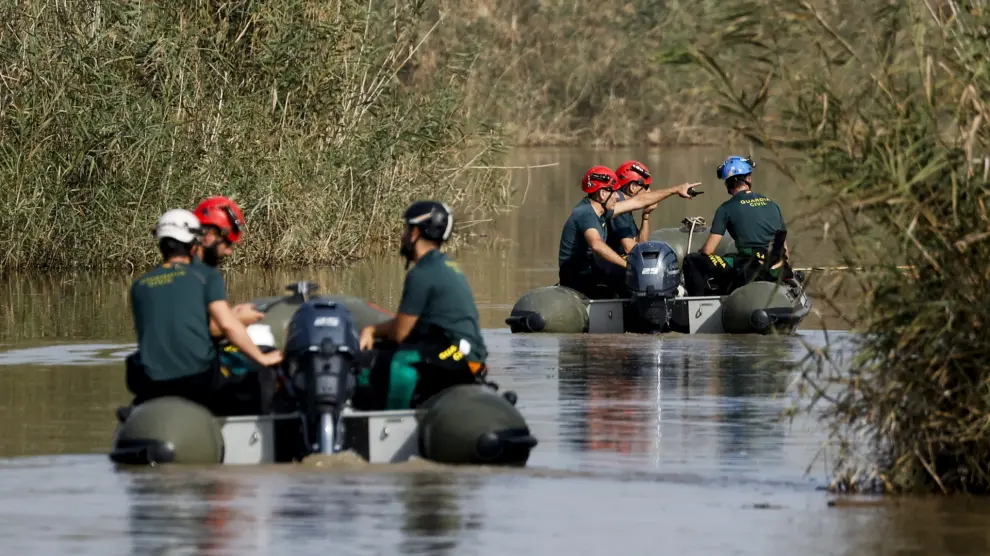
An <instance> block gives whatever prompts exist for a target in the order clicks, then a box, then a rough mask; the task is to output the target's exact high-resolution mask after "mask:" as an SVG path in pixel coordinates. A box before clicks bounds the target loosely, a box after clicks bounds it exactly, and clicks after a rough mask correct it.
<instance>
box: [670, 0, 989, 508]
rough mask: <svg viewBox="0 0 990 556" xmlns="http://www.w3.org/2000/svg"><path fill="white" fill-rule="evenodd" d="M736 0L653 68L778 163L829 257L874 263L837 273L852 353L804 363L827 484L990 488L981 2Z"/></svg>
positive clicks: (985, 60) (817, 355) (985, 77)
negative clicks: (831, 245) (680, 70)
mask: <svg viewBox="0 0 990 556" xmlns="http://www.w3.org/2000/svg"><path fill="white" fill-rule="evenodd" d="M740 6H741V8H740V10H739V11H737V12H734V13H732V14H730V15H729V16H728V17H727V18H726V20H725V21H724V22H723V23H722V27H723V28H726V29H729V28H734V29H738V30H740V31H739V32H738V33H737V34H732V33H727V34H725V35H724V36H720V37H716V38H715V39H717V40H714V41H713V42H712V43H711V44H707V45H704V47H703V48H697V47H695V45H682V46H681V48H680V49H679V50H677V51H675V53H674V54H675V55H673V56H672V57H671V59H678V60H680V61H685V62H691V63H692V66H693V67H700V68H703V69H705V70H706V71H707V72H708V73H709V74H710V75H712V76H713V77H716V78H717V79H718V80H719V81H720V83H721V86H720V88H719V91H720V93H721V94H722V98H723V112H722V113H723V115H724V117H725V118H726V120H727V121H729V122H731V123H732V125H733V126H735V127H736V129H737V131H739V132H740V133H743V134H745V135H746V136H748V137H750V138H751V139H752V140H754V141H755V142H756V143H758V144H760V145H762V146H765V147H767V148H770V149H771V150H773V151H775V152H777V153H780V154H781V156H779V157H778V159H777V161H776V162H777V163H778V164H780V165H781V167H782V168H783V169H784V170H785V171H786V172H788V173H789V175H790V176H791V177H792V179H793V180H794V181H795V182H797V183H799V184H802V185H805V186H807V190H808V191H809V192H811V194H812V196H813V197H814V198H815V199H817V201H818V202H819V205H818V206H819V207H820V208H821V211H820V215H819V218H821V219H822V221H823V223H825V222H827V223H828V224H830V225H831V226H832V227H833V229H834V230H835V237H836V240H837V243H838V247H839V248H840V249H841V252H842V253H843V255H844V258H845V260H846V263H847V264H849V265H851V266H865V265H868V264H871V263H872V262H875V261H879V262H880V263H881V265H880V266H879V267H874V269H873V270H872V271H870V272H863V273H849V274H847V275H846V279H847V280H851V281H852V282H853V283H854V284H855V287H857V288H858V289H860V290H861V291H862V292H863V293H864V295H865V298H866V302H865V303H863V304H862V305H861V306H860V307H859V310H858V311H857V312H855V313H853V314H851V315H849V316H850V319H851V320H852V322H853V324H854V326H855V328H856V329H857V330H858V331H860V332H861V333H862V335H861V336H860V337H859V339H858V340H857V342H856V344H857V345H856V348H857V349H856V352H855V353H856V355H855V358H854V359H853V360H852V361H851V362H849V363H848V364H840V363H839V362H837V361H836V359H835V356H836V353H835V352H834V351H833V350H831V349H830V348H829V349H824V350H812V351H811V352H810V353H809V357H808V359H807V360H806V361H805V362H804V364H805V365H806V366H805V373H804V383H803V386H804V388H805V389H806V391H807V392H808V393H809V394H810V395H811V397H812V406H813V407H819V408H822V409H823V417H824V419H825V420H826V422H827V423H828V424H829V426H830V430H831V432H832V436H833V438H834V439H835V440H837V441H838V442H839V443H840V445H841V446H842V448H843V453H842V457H841V458H840V460H839V463H838V465H837V467H836V468H835V471H836V481H835V483H834V484H833V487H834V488H836V489H838V490H855V489H861V488H864V487H871V488H878V489H880V490H884V491H888V492H925V491H936V492H943V493H950V492H979V493H986V492H988V491H990V427H988V426H987V424H988V423H990V420H988V416H990V367H987V366H986V364H985V362H986V360H987V359H988V357H990V341H988V336H987V325H988V323H990V321H988V319H990V296H988V294H987V292H988V291H990V270H988V268H990V266H988V264H987V262H988V261H990V241H987V240H988V238H990V233H988V230H990V216H988V214H987V204H988V202H990V199H988V197H990V189H988V185H990V155H988V153H990V130H988V128H987V122H988V119H990V112H988V109H990V104H987V100H986V99H988V98H990V72H988V70H990V56H988V54H990V52H988V50H990V47H988V41H987V38H988V29H990V13H988V11H987V3H986V2H969V3H958V2H953V1H949V0H946V1H943V2H936V1H934V0H905V1H903V2H891V3H882V4H880V5H866V4H858V5H853V4H852V3H850V2H841V1H834V2H825V1H822V2H812V1H809V0H785V1H782V2H743V3H740ZM798 51H805V52H808V51H814V52H816V53H817V55H818V58H817V61H814V63H811V62H810V61H809V60H808V58H807V57H800V56H797V55H796V54H795V53H796V52H798ZM727 52H731V55H726V54H724V53H727ZM741 54H745V56H746V57H747V59H746V60H745V62H744V63H740V61H739V58H738V57H739V56H740V55H741ZM678 56H679V58H678ZM794 150H796V151H797V152H798V153H799V157H798V159H797V160H796V161H795V160H794V159H793V158H791V159H788V158H785V157H784V156H783V155H782V153H784V152H794ZM878 235H880V236H883V237H886V238H887V240H886V241H884V242H882V243H881V242H879V241H877V239H876V238H877V236H878ZM898 264H908V265H911V266H912V267H913V268H914V271H913V272H905V271H903V269H898V268H897V265H898ZM822 402H823V403H824V405H816V404H820V403H822Z"/></svg>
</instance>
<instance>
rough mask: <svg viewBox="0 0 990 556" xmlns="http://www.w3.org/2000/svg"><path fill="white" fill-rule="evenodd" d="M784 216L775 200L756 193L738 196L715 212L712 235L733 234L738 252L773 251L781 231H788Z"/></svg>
mask: <svg viewBox="0 0 990 556" xmlns="http://www.w3.org/2000/svg"><path fill="white" fill-rule="evenodd" d="M786 229H787V228H786V227H785V226H784V215H783V214H781V212H780V207H779V206H777V203H775V202H774V201H773V200H772V199H770V198H769V197H766V196H764V195H760V194H759V193H754V192H753V191H746V192H744V193H737V194H735V195H733V196H732V198H731V199H729V200H728V201H726V202H724V203H722V205H721V206H719V207H718V209H717V210H716V211H715V219H714V221H713V222H712V228H711V233H713V234H718V235H725V232H729V235H730V236H732V239H733V240H734V241H735V243H736V248H737V249H763V250H769V249H770V243H771V242H772V241H773V235H774V233H776V232H777V230H786Z"/></svg>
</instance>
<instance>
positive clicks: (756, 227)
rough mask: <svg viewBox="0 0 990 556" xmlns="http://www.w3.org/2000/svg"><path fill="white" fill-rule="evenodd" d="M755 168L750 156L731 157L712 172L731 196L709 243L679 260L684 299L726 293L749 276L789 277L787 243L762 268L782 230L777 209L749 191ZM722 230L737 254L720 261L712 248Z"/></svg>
mask: <svg viewBox="0 0 990 556" xmlns="http://www.w3.org/2000/svg"><path fill="white" fill-rule="evenodd" d="M755 166H756V164H755V163H754V162H753V160H752V159H751V158H743V157H741V156H730V157H729V158H727V159H725V161H724V162H723V163H722V164H721V165H719V167H718V169H717V170H716V175H717V176H718V179H720V180H723V181H724V182H725V189H726V191H727V192H728V193H729V195H730V196H731V198H730V199H729V200H727V201H725V202H724V203H722V204H721V206H719V207H718V209H716V211H715V217H714V219H713V221H712V226H711V230H710V233H709V235H708V240H707V241H705V244H704V245H703V246H702V247H701V250H700V252H698V253H690V254H688V255H687V256H685V257H684V282H685V284H684V286H685V289H686V290H687V294H688V295H690V296H699V295H727V294H729V293H731V292H732V291H733V290H734V289H735V288H737V287H739V286H740V285H743V284H746V283H748V282H750V281H752V280H753V279H754V278H756V279H769V280H776V279H778V277H782V278H783V279H787V278H789V277H790V276H791V275H792V273H791V271H790V266H789V265H788V264H787V262H786V261H787V254H788V251H787V243H786V242H785V243H784V245H783V248H784V251H783V253H782V256H781V257H780V260H778V261H773V262H771V263H770V266H771V268H765V266H766V262H767V258H768V257H769V256H770V251H771V244H772V243H773V241H774V236H775V235H776V234H777V233H778V232H784V233H786V231H787V227H786V226H785V224H784V216H783V213H782V212H781V210H780V206H779V205H777V203H776V202H774V201H773V200H772V199H770V198H769V197H767V196H765V195H762V194H760V193H756V192H755V191H753V190H752V186H753V168H754V167H755ZM726 232H728V233H729V235H730V236H732V239H733V240H734V241H735V244H736V250H737V252H736V253H733V254H730V255H726V256H724V257H720V256H718V255H716V254H715V249H716V248H717V247H718V244H719V242H720V241H721V240H722V236H723V235H725V233H726Z"/></svg>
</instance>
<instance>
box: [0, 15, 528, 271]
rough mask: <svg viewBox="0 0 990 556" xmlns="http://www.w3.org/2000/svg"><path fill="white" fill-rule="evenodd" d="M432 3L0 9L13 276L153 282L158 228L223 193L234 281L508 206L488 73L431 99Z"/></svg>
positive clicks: (442, 85)
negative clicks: (413, 214)
mask: <svg viewBox="0 0 990 556" xmlns="http://www.w3.org/2000/svg"><path fill="white" fill-rule="evenodd" d="M429 15H430V10H429V9H428V8H427V6H426V5H425V3H424V2H399V1H394V2H392V1H389V2H359V1H357V0H281V1H279V2H273V1H249V0H235V1H231V2H223V3H218V2H207V1H201V0H197V1H190V2H164V3H163V2H136V3H135V2H124V1H123V0H100V1H97V2H82V3H73V2H69V3H66V2H55V1H51V0H26V1H24V2H6V3H4V4H3V6H0V18H2V21H3V22H4V26H3V29H2V30H0V60H2V64H0V67H2V68H3V70H2V75H0V106H2V109H0V183H3V187H2V188H0V269H2V272H9V271H12V270H17V269H27V268H31V269H40V270H46V271H64V270H66V269H72V268H90V269H92V268H103V267H134V266H138V267H140V266H143V265H147V264H149V263H151V262H153V261H154V260H155V258H156V256H157V253H156V248H155V246H154V242H153V241H152V239H151V230H152V227H153V224H154V222H155V220H156V219H157V217H158V216H159V215H160V214H162V213H163V212H164V211H165V210H167V209H170V208H176V207H187V208H192V207H193V206H194V205H195V204H196V203H197V202H198V201H199V200H200V199H202V198H204V197H206V196H208V195H219V194H224V195H228V196H230V197H232V198H233V199H235V200H236V201H237V202H238V203H239V204H240V205H241V206H242V208H244V210H245V214H246V218H247V226H248V232H247V236H246V239H245V242H244V244H243V247H240V248H239V249H238V250H237V253H236V259H235V261H234V262H235V263H236V262H238V261H240V262H245V263H250V264H252V265H256V266H273V265H281V266H285V265H303V264H329V263H337V262H341V261H346V260H349V259H353V258H357V257H362V256H365V255H368V254H369V253H373V252H376V251H378V250H380V249H381V248H383V247H387V248H390V245H385V244H386V243H388V242H387V241H386V240H389V239H394V234H395V232H396V230H397V228H398V215H399V214H400V213H401V210H402V209H404V208H405V206H406V205H407V204H408V203H409V202H410V201H411V200H413V199H416V198H436V199H440V200H444V201H446V202H448V203H450V204H452V205H453V206H454V209H455V211H456V212H457V214H458V216H459V217H460V219H462V220H472V219H477V218H479V217H480V216H481V215H484V214H486V213H488V212H490V211H491V210H492V209H493V208H495V207H498V206H501V205H504V203H505V202H506V200H507V198H508V193H509V190H508V181H507V180H508V172H507V171H506V170H504V169H499V168H498V167H497V162H498V160H499V159H500V157H501V155H502V152H503V148H502V141H501V135H500V134H499V133H498V131H497V129H496V128H495V127H493V126H492V125H490V122H489V120H488V119H487V118H485V117H482V116H483V115H482V114H480V113H478V112H473V113H468V111H467V110H466V109H465V106H464V98H465V83H466V80H467V77H468V74H469V71H468V67H469V64H470V58H466V57H462V56H460V54H459V53H458V51H456V50H455V51H452V52H450V53H449V56H448V58H449V63H448V64H446V65H445V66H444V67H442V68H438V69H437V71H435V72H432V73H431V74H430V75H429V76H422V77H421V83H420V86H417V87H415V88H414V87H410V86H407V85H406V84H405V83H404V82H403V79H402V76H403V74H404V72H406V71H407V69H408V68H407V65H408V64H407V62H408V61H409V60H410V59H411V58H412V57H414V56H416V55H417V52H419V50H420V49H421V48H423V45H424V44H426V43H428V42H429V40H430V37H431V35H432V33H433V32H435V30H436V28H438V27H439V26H442V22H439V21H438V22H436V25H434V26H432V27H431V26H429V25H425V23H424V22H426V21H427V20H428V19H429Z"/></svg>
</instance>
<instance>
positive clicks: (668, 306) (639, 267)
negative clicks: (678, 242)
mask: <svg viewBox="0 0 990 556" xmlns="http://www.w3.org/2000/svg"><path fill="white" fill-rule="evenodd" d="M680 283H681V266H680V264H679V263H678V262H677V253H676V252H675V251H674V249H673V248H672V247H671V246H670V245H667V244H666V243H664V242H662V241H647V242H644V243H637V244H636V246H635V247H633V249H632V251H630V252H629V255H628V256H627V257H626V289H628V290H629V294H630V305H631V308H632V310H633V311H632V312H633V315H631V316H632V317H634V318H633V319H632V321H633V322H635V323H636V325H637V326H636V328H643V329H644V331H648V332H659V331H663V330H666V329H667V328H668V326H669V323H670V317H671V312H672V311H673V306H674V298H675V297H677V286H679V285H680Z"/></svg>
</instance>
